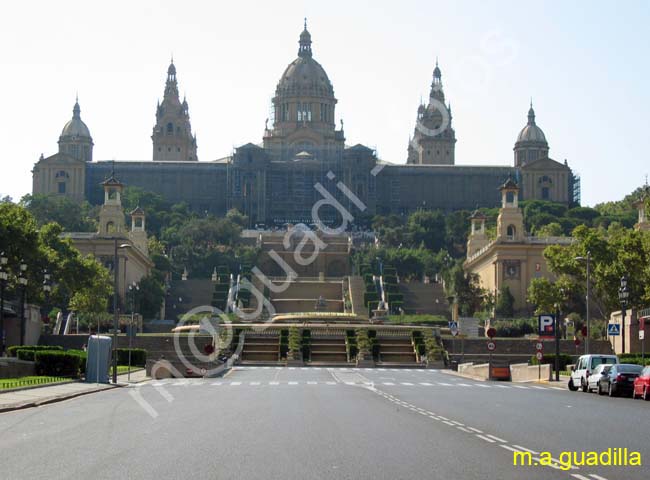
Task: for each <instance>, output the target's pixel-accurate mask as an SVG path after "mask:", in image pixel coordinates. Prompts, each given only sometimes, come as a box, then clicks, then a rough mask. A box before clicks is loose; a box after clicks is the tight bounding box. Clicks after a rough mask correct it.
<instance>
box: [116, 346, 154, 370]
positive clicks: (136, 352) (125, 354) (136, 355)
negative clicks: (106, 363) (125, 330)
mask: <svg viewBox="0 0 650 480" xmlns="http://www.w3.org/2000/svg"><path fill="white" fill-rule="evenodd" d="M129 350H131V365H136V366H138V367H144V366H145V364H146V363H147V351H146V350H145V349H144V348H131V349H129V348H118V349H117V364H118V365H128V364H129Z"/></svg>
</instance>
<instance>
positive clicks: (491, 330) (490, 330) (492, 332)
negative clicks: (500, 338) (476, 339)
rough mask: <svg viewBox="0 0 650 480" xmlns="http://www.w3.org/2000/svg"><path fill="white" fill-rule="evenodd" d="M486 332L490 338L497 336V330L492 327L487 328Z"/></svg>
mask: <svg viewBox="0 0 650 480" xmlns="http://www.w3.org/2000/svg"><path fill="white" fill-rule="evenodd" d="M486 333H487V336H488V337H490V338H494V337H496V336H497V330H496V328H494V327H490V328H488V329H487V332H486ZM490 343H492V342H490Z"/></svg>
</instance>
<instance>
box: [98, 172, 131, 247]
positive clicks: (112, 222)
mask: <svg viewBox="0 0 650 480" xmlns="http://www.w3.org/2000/svg"><path fill="white" fill-rule="evenodd" d="M102 186H103V187H104V204H103V205H102V206H101V208H100V210H99V235H100V236H124V235H125V226H124V212H123V211H122V190H123V189H124V185H123V184H122V183H121V182H120V181H119V180H117V179H116V178H115V173H114V172H111V176H110V177H109V178H107V179H106V180H104V181H103V182H102Z"/></svg>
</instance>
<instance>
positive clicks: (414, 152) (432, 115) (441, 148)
mask: <svg viewBox="0 0 650 480" xmlns="http://www.w3.org/2000/svg"><path fill="white" fill-rule="evenodd" d="M451 120H452V117H451V104H447V105H445V93H444V91H443V89H442V72H441V71H440V67H439V66H438V60H436V68H435V69H434V70H433V82H432V83H431V92H430V93H429V103H428V104H427V105H424V104H420V106H419V107H418V114H417V118H416V121H415V131H414V133H413V138H411V139H409V146H408V158H407V161H406V163H409V164H415V165H454V163H455V162H456V160H455V146H456V132H455V131H454V129H453V128H452V126H451Z"/></svg>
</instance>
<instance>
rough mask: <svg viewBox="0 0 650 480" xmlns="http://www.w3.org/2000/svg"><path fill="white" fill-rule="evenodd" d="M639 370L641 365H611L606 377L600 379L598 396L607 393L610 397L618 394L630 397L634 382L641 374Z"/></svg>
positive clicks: (641, 368)
mask: <svg viewBox="0 0 650 480" xmlns="http://www.w3.org/2000/svg"><path fill="white" fill-rule="evenodd" d="M641 370H643V367H642V366H641V365H633V364H630V363H617V364H616V365H612V366H611V368H610V369H609V372H607V375H605V376H604V377H603V378H601V379H600V383H599V386H598V394H599V395H605V393H608V394H609V396H610V397H615V396H618V395H620V394H626V395H632V391H633V388H634V381H635V380H636V378H637V377H638V376H639V374H640V373H641Z"/></svg>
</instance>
